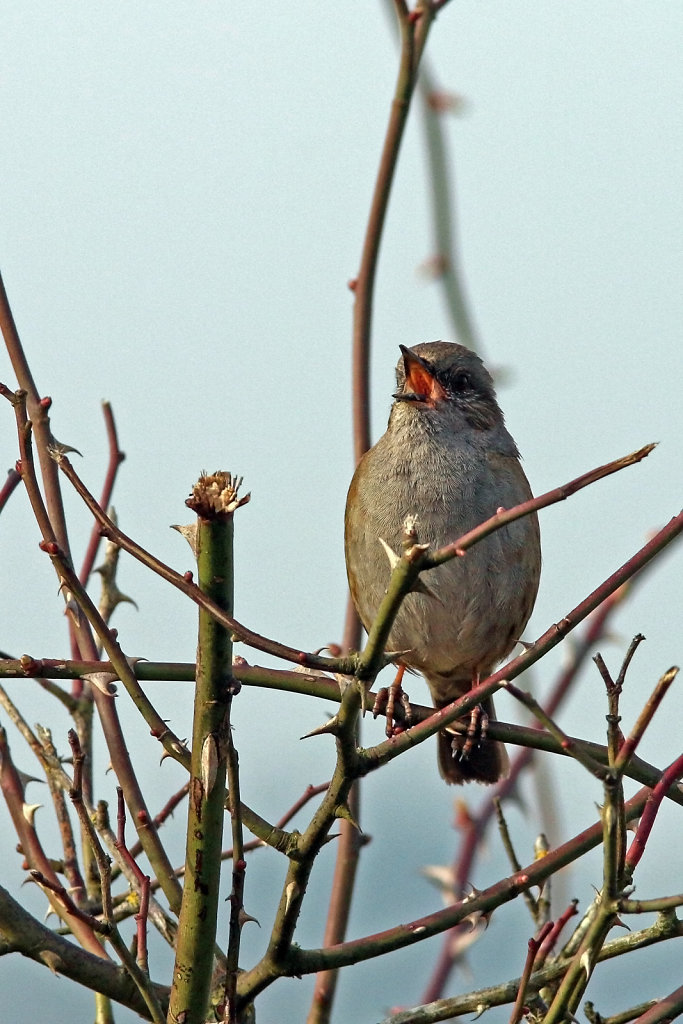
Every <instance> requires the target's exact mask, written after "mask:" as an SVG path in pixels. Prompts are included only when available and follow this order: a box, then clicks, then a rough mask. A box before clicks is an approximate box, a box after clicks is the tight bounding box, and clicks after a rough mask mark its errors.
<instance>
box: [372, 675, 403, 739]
mask: <svg viewBox="0 0 683 1024" xmlns="http://www.w3.org/2000/svg"><path fill="white" fill-rule="evenodd" d="M405 671H406V667H405V665H401V664H399V666H398V669H397V671H396V677H395V679H394V681H393V683H392V684H391V686H388V687H387V686H383V687H382V688H381V689H380V690H378V691H377V697H376V699H375V703H374V705H373V708H372V717H373V718H377V716H378V715H381V714H382V713H384V716H385V718H386V722H387V724H386V729H385V732H386V734H387V736H394V735H396V733H398V732H403V730H404V728H405V726H403V725H396V723H395V722H394V710H395V708H396V701H397V700H398V701H399V703H400V704H401V707H402V708H403V715H402V718H403V720H404V722H405V724H406V725H410V720H411V717H412V712H411V709H410V701H409V700H408V694H407V693H404V691H403V686H402V683H403V676H404V675H405Z"/></svg>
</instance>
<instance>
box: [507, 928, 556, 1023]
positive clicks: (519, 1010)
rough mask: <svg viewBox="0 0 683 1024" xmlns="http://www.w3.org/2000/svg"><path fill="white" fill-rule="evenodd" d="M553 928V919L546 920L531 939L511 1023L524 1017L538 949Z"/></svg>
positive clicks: (511, 1015)
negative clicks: (527, 991) (525, 1003)
mask: <svg viewBox="0 0 683 1024" xmlns="http://www.w3.org/2000/svg"><path fill="white" fill-rule="evenodd" d="M552 928H553V925H552V921H546V923H545V924H544V925H543V927H542V928H541V930H540V932H539V933H538V935H537V936H536V938H535V939H529V943H528V949H527V955H526V960H525V962H524V970H523V971H522V976H521V978H520V979H519V988H518V990H517V998H516V999H515V1005H514V1006H513V1008H512V1013H511V1014H510V1024H518V1021H520V1020H521V1019H522V1015H523V1013H524V999H525V996H526V989H527V985H528V984H529V978H530V977H531V972H532V971H533V969H534V963H535V962H536V956H537V955H538V951H539V949H540V948H541V944H542V943H543V941H544V939H545V938H547V936H548V935H549V934H550V932H551V931H552Z"/></svg>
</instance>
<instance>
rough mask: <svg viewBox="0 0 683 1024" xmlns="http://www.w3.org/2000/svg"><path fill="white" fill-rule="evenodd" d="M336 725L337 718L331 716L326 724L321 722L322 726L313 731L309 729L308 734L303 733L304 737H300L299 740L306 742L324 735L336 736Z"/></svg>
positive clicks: (337, 722) (336, 716)
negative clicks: (312, 737)
mask: <svg viewBox="0 0 683 1024" xmlns="http://www.w3.org/2000/svg"><path fill="white" fill-rule="evenodd" d="M338 725H339V716H338V715H332V717H331V718H329V719H328V720H327V721H326V722H323V724H322V725H318V726H317V727H316V728H315V729H311V731H310V732H306V733H304V735H303V736H300V737H299V739H302V740H308V739H310V738H311V736H324V735H325V733H330V734H331V735H332V736H336V735H337V727H338Z"/></svg>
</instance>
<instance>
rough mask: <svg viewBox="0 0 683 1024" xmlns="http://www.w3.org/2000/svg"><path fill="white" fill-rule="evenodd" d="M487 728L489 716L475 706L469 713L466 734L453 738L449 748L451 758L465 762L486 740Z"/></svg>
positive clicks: (481, 708)
mask: <svg viewBox="0 0 683 1024" xmlns="http://www.w3.org/2000/svg"><path fill="white" fill-rule="evenodd" d="M488 728H489V716H488V713H487V712H486V711H485V710H484V708H483V707H482V705H481V704H477V705H475V707H473V708H472V710H471V711H470V717H469V720H468V723H467V732H466V733H465V735H464V742H463V735H462V733H458V734H457V735H455V736H454V737H453V740H452V743H451V746H452V749H453V757H455V758H457V759H458V760H459V761H467V759H468V758H469V757H470V755H471V753H472V751H473V750H474V749H475V748H476V747H480V746H481V745H482V743H483V742H484V740H485V739H486V734H487V733H488Z"/></svg>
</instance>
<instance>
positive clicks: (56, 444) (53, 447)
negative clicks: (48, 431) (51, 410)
mask: <svg viewBox="0 0 683 1024" xmlns="http://www.w3.org/2000/svg"><path fill="white" fill-rule="evenodd" d="M69 452H75V453H76V455H80V456H81V458H83V453H82V452H79V450H78V448H72V447H71V445H70V444H62V442H61V441H58V440H57V438H56V437H54V436H51V437H50V441H49V443H48V446H47V453H48V455H49V456H50V458H51V459H53V460H54V462H58V463H59V462H61V461H62V459H63V458H64V456H65V455H68V454H69Z"/></svg>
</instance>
